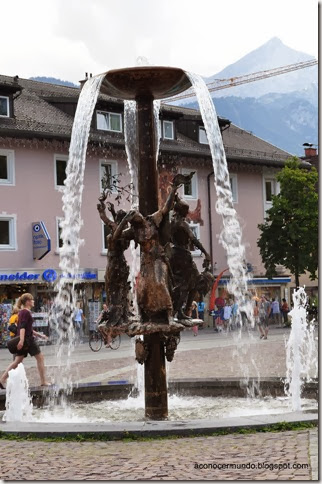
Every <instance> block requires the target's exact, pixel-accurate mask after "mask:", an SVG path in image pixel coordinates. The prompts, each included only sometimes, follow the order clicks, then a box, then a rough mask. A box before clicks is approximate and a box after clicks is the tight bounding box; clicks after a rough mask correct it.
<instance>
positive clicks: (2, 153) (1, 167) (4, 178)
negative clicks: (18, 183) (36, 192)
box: [0, 149, 15, 185]
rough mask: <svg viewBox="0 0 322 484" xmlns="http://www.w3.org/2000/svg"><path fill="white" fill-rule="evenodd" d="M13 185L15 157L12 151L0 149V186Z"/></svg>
mask: <svg viewBox="0 0 322 484" xmlns="http://www.w3.org/2000/svg"><path fill="white" fill-rule="evenodd" d="M14 184H15V156H14V151H13V150H1V149H0V185H14Z"/></svg>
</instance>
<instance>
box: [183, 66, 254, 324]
mask: <svg viewBox="0 0 322 484" xmlns="http://www.w3.org/2000/svg"><path fill="white" fill-rule="evenodd" d="M186 74H187V76H188V77H189V79H190V81H191V84H192V86H193V88H194V90H195V93H196V96H197V99H198V103H199V107H200V112H201V116H202V119H203V123H204V127H205V129H206V132H207V137H208V142H209V148H210V151H211V155H212V161H213V168H214V174H215V188H216V193H217V203H216V211H217V213H218V214H220V215H221V216H222V221H223V230H222V232H221V234H220V238H219V241H220V242H221V244H222V245H223V247H224V248H225V250H226V254H227V262H228V267H229V271H230V273H231V275H232V277H231V279H230V281H229V284H228V285H227V287H228V292H230V293H232V294H234V296H235V298H236V300H237V303H238V308H239V310H241V309H244V310H245V311H246V312H247V316H248V318H249V319H250V320H251V321H252V324H253V325H254V321H253V315H252V311H251V305H250V304H247V305H245V298H246V294H247V280H248V276H247V273H246V270H245V264H244V261H245V260H246V258H245V247H244V245H243V244H242V231H241V227H240V224H239V221H238V218H237V213H236V210H235V209H234V205H233V199H232V193H231V187H230V178H229V172H228V167H227V161H226V155H225V150H224V145H223V142H222V137H221V133H220V129H219V124H218V119H217V114H216V110H215V106H214V104H213V101H212V99H211V96H210V94H209V91H208V88H207V86H206V84H205V82H204V81H203V79H202V78H201V77H200V76H198V75H196V74H191V73H188V72H187V73H186Z"/></svg>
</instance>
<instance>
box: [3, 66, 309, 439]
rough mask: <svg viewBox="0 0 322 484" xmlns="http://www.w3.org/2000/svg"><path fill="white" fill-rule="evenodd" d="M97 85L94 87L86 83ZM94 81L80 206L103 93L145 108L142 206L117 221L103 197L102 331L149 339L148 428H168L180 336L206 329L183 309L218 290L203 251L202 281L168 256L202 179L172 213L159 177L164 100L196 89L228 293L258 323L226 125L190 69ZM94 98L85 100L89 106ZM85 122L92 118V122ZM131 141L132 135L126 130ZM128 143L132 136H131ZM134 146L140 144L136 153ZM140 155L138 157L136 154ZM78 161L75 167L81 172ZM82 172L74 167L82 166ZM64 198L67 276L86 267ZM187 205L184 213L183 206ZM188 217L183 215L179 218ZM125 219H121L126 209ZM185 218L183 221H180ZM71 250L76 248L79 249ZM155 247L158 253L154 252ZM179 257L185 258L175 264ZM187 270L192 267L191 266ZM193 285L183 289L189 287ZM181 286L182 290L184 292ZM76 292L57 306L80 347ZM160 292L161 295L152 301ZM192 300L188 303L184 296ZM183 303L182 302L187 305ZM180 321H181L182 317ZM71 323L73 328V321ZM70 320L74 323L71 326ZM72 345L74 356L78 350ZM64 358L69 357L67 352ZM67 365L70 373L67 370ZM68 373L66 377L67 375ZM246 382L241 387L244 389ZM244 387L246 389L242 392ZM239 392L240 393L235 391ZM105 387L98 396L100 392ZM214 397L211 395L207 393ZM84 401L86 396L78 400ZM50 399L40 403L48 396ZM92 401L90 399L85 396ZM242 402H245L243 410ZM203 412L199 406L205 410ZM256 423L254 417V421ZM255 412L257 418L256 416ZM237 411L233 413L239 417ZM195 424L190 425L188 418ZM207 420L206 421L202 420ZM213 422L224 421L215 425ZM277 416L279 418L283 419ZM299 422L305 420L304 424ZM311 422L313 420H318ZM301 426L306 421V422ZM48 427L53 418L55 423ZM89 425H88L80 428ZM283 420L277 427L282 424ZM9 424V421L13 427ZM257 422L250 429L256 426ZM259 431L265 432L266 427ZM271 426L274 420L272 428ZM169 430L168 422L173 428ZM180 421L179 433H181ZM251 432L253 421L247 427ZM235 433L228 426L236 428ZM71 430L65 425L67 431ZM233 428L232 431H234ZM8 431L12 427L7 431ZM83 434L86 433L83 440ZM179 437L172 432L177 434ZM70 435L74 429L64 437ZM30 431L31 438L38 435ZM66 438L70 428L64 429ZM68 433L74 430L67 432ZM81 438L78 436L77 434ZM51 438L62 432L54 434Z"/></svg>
mask: <svg viewBox="0 0 322 484" xmlns="http://www.w3.org/2000/svg"><path fill="white" fill-rule="evenodd" d="M87 83H89V84H87ZM87 83H85V85H84V87H83V90H82V94H84V93H85V91H86V89H87V93H88V92H90V93H91V94H92V99H91V103H90V106H88V107H87V109H86V110H85V112H84V109H83V110H82V109H81V108H79V106H80V103H79V106H78V109H77V113H76V117H75V121H76V119H77V118H79V121H80V123H81V124H82V126H83V133H82V134H81V135H80V134H79V133H74V129H73V136H72V142H71V150H70V160H71V162H69V163H68V169H67V182H66V185H67V186H69V187H70V188H71V189H74V188H75V189H76V190H77V193H76V194H74V195H73V198H74V199H75V200H76V205H77V206H78V208H79V207H80V204H81V193H82V188H83V185H82V176H83V173H84V163H85V155H86V146H87V138H88V133H89V126H90V121H91V116H92V113H93V109H94V107H95V102H96V98H97V95H98V92H99V90H101V92H102V93H104V94H107V95H108V96H112V97H116V98H118V99H123V100H125V101H126V104H127V105H128V107H129V110H128V112H127V118H126V119H127V121H126V122H127V123H131V122H133V120H134V106H135V105H134V104H133V103H134V102H135V103H136V108H137V110H136V112H137V114H136V123H137V139H136V147H135V143H134V141H133V139H131V140H128V141H130V143H129V144H128V145H127V151H128V158H129V165H130V171H131V175H132V181H133V182H134V186H137V190H138V203H137V202H135V201H134V199H133V198H132V210H131V211H130V212H128V213H118V212H113V210H112V208H111V207H110V212H111V214H112V215H113V220H112V219H110V217H109V216H108V215H107V214H106V212H105V209H106V206H105V200H106V197H105V198H104V194H103V196H102V197H100V199H99V202H100V203H99V204H98V211H99V215H100V217H101V219H102V220H103V222H104V223H105V224H106V225H107V226H108V227H109V236H108V244H109V245H108V246H109V248H110V251H109V255H108V266H107V271H106V284H107V285H108V286H109V287H108V288H107V289H108V290H110V289H111V287H110V285H111V284H112V283H115V284H117V290H115V291H113V290H111V291H107V292H108V293H109V294H110V297H111V299H110V301H109V303H110V308H109V309H110V311H109V318H110V320H109V321H108V323H109V324H107V325H106V324H101V325H100V328H99V329H100V331H101V332H102V334H103V335H104V337H109V336H114V335H116V334H121V333H126V334H128V335H129V336H131V337H134V336H138V335H140V336H143V339H141V338H139V339H137V340H136V345H135V347H136V359H137V361H138V362H139V363H141V364H144V369H145V371H144V387H145V392H144V395H145V415H144V418H145V422H148V421H149V420H150V421H152V423H153V422H157V421H164V420H166V419H167V418H168V386H167V378H166V359H167V360H168V361H171V360H172V358H173V354H174V352H175V350H176V347H177V344H178V342H179V340H180V338H179V335H180V332H181V331H183V330H184V329H185V328H187V327H192V326H193V325H194V324H198V321H196V320H191V319H189V318H187V317H186V314H185V313H184V312H183V311H182V310H181V309H182V303H185V305H186V309H189V304H190V303H189V301H190V302H191V301H192V299H191V296H192V295H193V294H195V293H196V291H199V292H200V293H202V294H205V293H207V291H208V290H209V289H210V287H211V285H212V281H213V278H212V276H211V272H210V271H211V267H210V265H209V260H210V259H209V256H208V254H207V252H206V251H205V250H204V249H203V248H201V247H200V248H201V250H202V251H203V252H204V255H205V260H204V271H203V272H202V273H201V274H199V273H198V271H197V273H196V271H195V269H194V267H193V266H192V265H191V262H190V259H189V257H188V259H182V261H183V262H182V263H181V267H180V263H179V264H178V267H175V266H174V264H172V265H171V255H170V257H169V258H168V257H167V252H166V248H167V245H168V244H169V241H170V233H171V234H172V235H173V236H174V234H177V233H179V234H180V233H182V232H183V233H185V234H186V233H187V232H186V228H185V227H186V226H185V223H186V222H185V220H184V206H183V204H182V201H181V200H180V198H179V197H178V195H177V189H178V187H179V186H180V185H181V184H183V183H185V181H186V180H188V179H189V177H190V179H191V177H192V176H193V172H191V173H190V175H187V176H186V175H185V176H184V175H180V174H177V175H175V176H174V178H173V180H172V185H171V186H170V187H169V188H170V190H169V196H168V199H167V201H166V203H165V204H164V206H163V207H159V203H158V169H157V152H158V146H157V144H158V137H157V136H156V132H157V127H156V119H157V116H156V109H155V105H154V103H155V101H156V100H159V99H164V98H167V97H172V96H174V95H175V94H179V93H181V92H182V91H184V90H186V89H187V88H189V87H190V86H191V85H193V86H194V88H195V89H196V94H197V97H198V100H199V104H200V108H201V113H202V117H203V121H204V125H205V128H206V130H207V133H208V139H209V145H210V149H211V153H212V157H213V163H214V173H215V180H216V191H217V199H218V201H217V206H216V209H217V211H218V213H220V214H221V215H222V217H223V226H224V229H223V231H222V233H221V236H220V240H221V243H222V245H223V246H224V247H225V248H226V250H227V261H228V266H229V269H230V273H231V275H232V277H231V281H230V285H229V291H230V292H231V293H233V294H234V295H235V297H236V300H237V301H238V305H239V311H240V310H243V311H245V312H246V313H247V315H248V318H249V319H250V320H251V321H252V322H253V316H252V308H251V304H246V303H245V302H244V301H245V299H246V298H245V295H246V293H247V274H246V270H245V267H244V264H243V261H244V260H245V251H244V246H243V244H242V242H241V229H240V226H239V223H238V219H237V217H236V212H235V209H234V207H233V203H232V196H231V190H230V182H229V173H228V169H227V163H226V159H225V153H224V149H223V144H222V140H221V135H220V131H219V127H218V123H217V116H216V112H215V109H214V106H213V103H212V101H211V98H210V96H209V93H208V91H207V88H206V87H205V85H204V83H203V81H202V80H201V78H199V77H198V76H195V75H192V74H188V73H185V72H184V71H183V70H181V69H175V68H166V67H136V68H129V69H120V70H115V71H109V72H107V73H105V74H102V75H100V76H96V77H94V78H91V79H89V81H87ZM85 99H86V98H85ZM85 118H86V119H85ZM126 133H128V131H126ZM127 136H128V137H129V134H128V135H126V137H127ZM74 140H76V141H75V143H76V142H77V143H76V144H77V146H78V147H80V149H81V156H80V155H79V154H78V153H77V152H75V151H73V146H74V145H73V142H74ZM130 144H131V146H130ZM136 150H137V153H136V154H135V153H134V152H135V151H136ZM136 157H137V161H138V164H137V165H136V164H135V163H134V158H136ZM77 158H81V160H82V162H81V163H80V164H79V165H77V168H75V166H74V165H75V163H74V162H76V160H77ZM73 163H74V165H73ZM73 167H74V168H73ZM64 196H65V200H64V205H65V207H66V212H68V211H69V212H70V219H69V221H66V220H65V224H64V225H63V231H62V239H63V241H64V245H63V251H62V264H61V267H62V269H63V271H65V272H67V273H71V274H73V273H75V272H76V271H75V268H74V266H73V264H76V265H77V263H78V261H77V258H78V247H79V245H80V240H79V228H80V225H81V224H80V220H79V212H74V211H73V208H72V207H69V206H68V200H67V198H66V197H67V196H68V195H67V190H66V195H64ZM174 204H176V205H177V212H178V220H177V221H176V222H175V223H174V225H171V224H170V221H169V216H168V215H169V212H170V210H171V209H172V208H173V206H174ZM180 204H181V205H180ZM181 209H182V211H180V210H181ZM119 212H120V211H119ZM179 215H180V217H181V218H180V217H179ZM173 240H176V242H175V243H176V244H177V248H180V244H182V246H185V244H186V239H184V242H182V241H181V239H180V236H178V238H177V239H176V235H175V236H174V239H173ZM133 241H134V242H135V244H136V245H139V246H140V249H141V256H140V258H141V271H140V272H141V275H140V277H139V278H138V284H137V285H138V291H137V296H138V297H137V308H135V307H134V310H133V307H131V306H130V305H129V303H128V302H127V299H128V292H129V285H128V279H129V274H130V271H129V268H128V267H127V263H126V261H125V259H123V252H124V250H125V249H126V248H127V247H128V246H129V244H130V243H131V244H132V251H134V250H135V249H134V245H133ZM71 247H73V248H74V247H76V250H72V248H71ZM151 249H152V250H151ZM71 254H72V264H70V255H71ZM174 259H176V258H174ZM185 264H187V266H186V265H185ZM186 267H188V269H189V274H191V275H189V278H188V277H187V278H188V279H189V281H188V282H189V283H187V281H183V279H185V278H184V277H182V271H184V270H185V268H186ZM172 269H173V275H174V281H177V285H176V287H175V289H176V291H173V294H175V296H174V297H173V296H172V297H171V294H170V292H171V291H170V290H169V271H170V270H172ZM134 279H135V271H134V272H133V271H132V274H131V280H132V281H134ZM183 283H184V284H183ZM180 284H181V285H180ZM71 289H72V288H71V286H70V284H67V283H66V282H64V281H63V280H61V281H60V286H59V293H58V304H57V308H58V310H57V311H56V317H57V315H58V316H59V318H58V321H59V324H58V330H59V334H60V335H61V337H63V336H64V334H65V333H67V334H69V335H70V336H71V338H70V339H71V340H72V339H73V338H72V336H73V334H72V333H73V328H72V324H71V322H70V320H71V308H72V307H73V305H74V303H75V299H74V296H73V291H72V290H71ZM151 294H153V295H154V299H153V302H152V303H151ZM182 294H184V297H182ZM178 300H179V301H180V304H179V306H180V307H178ZM174 316H177V319H175V318H174ZM66 321H67V323H66ZM68 321H69V323H68ZM70 351H72V347H70V348H69V352H70ZM61 356H62V353H61ZM66 366H67V367H68V365H67V364H66ZM59 371H61V369H59ZM235 383H237V382H235ZM238 385H239V382H238V383H237V386H238ZM234 388H235V389H236V386H235V387H234ZM61 390H64V391H63V393H64V392H65V395H67V394H68V396H69V397H73V394H74V396H75V395H76V394H77V391H76V390H77V389H75V388H72V386H71V384H70V382H68V381H67V382H66V381H65V382H64V384H63V385H61V386H60V387H58V388H56V389H55V390H54V391H55V392H56V394H60V393H61ZM101 390H102V389H99V390H98V391H101ZM203 390H205V388H204V389H203ZM193 391H196V386H194V387H193V389H192V392H193ZM93 394H94V388H93V387H91V395H92V396H93ZM78 395H80V393H78ZM40 397H41V395H40ZM83 397H84V395H83V396H82V398H83ZM238 404H239V403H237V405H238ZM201 405H203V403H200V404H199V406H201ZM246 414H247V415H249V414H248V413H246ZM250 414H254V411H253V412H251V410H250ZM231 415H233V413H231V414H230V416H231ZM186 418H189V417H186ZM195 418H199V417H195ZM214 418H219V417H218V416H217V417H214ZM277 418H278V417H277ZM297 418H299V417H298V416H297ZM311 418H312V416H311ZM301 419H305V418H304V417H303V416H301ZM47 421H48V420H47ZM79 421H80V422H82V420H79ZM276 421H278V420H276V419H275V422H276ZM7 423H8V422H7ZM248 424H249V422H248ZM253 424H254V425H255V426H256V425H257V424H258V421H257V422H256V419H255V423H254V422H253ZM265 424H267V421H266V422H265ZM126 425H127V426H128V428H129V429H130V430H131V429H135V428H136V429H137V428H139V429H140V432H141V431H142V425H141V424H140V425H139V426H137V427H135V426H133V425H132V426H131V425H130V424H126ZM155 425H156V427H155V428H156V429H157V430H158V431H160V428H161V427H160V426H158V425H157V424H156V423H155ZM164 425H165V427H164V428H165V429H166V422H164ZM180 425H181V426H182V425H183V424H182V423H181V424H180V423H179V424H177V425H176V427H171V428H172V430H173V429H175V431H176V432H177V433H180V432H179V431H178V429H180ZM194 425H197V427H198V425H199V427H198V428H199V429H200V428H202V429H203V431H206V430H207V429H208V431H209V429H211V431H214V422H212V423H211V424H210V423H209V422H208V423H206V424H200V423H199V424H196V423H194ZM244 425H245V422H244ZM124 426H125V424H122V425H121V427H119V428H122V432H124ZM228 426H229V425H228ZM65 427H66V425H65ZM226 427H227V424H226ZM98 428H99V429H100V430H101V428H102V426H101V425H98V427H97V426H96V427H95V425H94V426H91V430H97V429H98ZM192 428H193V425H192V424H191V422H189V421H188V422H187V423H186V429H188V430H189V432H191V431H192ZM7 429H10V427H9V426H7ZM79 429H80V427H77V432H79V431H80V430H79ZM168 429H170V427H168ZM65 430H66V429H65ZM30 431H31V430H30V428H29V432H30ZM60 431H61V432H64V431H63V429H61V430H60ZM66 431H67V430H66ZM75 431H76V430H75ZM51 432H55V430H52V431H51Z"/></svg>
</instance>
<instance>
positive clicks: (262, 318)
mask: <svg viewBox="0 0 322 484" xmlns="http://www.w3.org/2000/svg"><path fill="white" fill-rule="evenodd" d="M270 312H271V303H270V302H269V301H268V300H267V299H266V297H265V296H264V295H263V296H261V298H260V301H259V305H258V318H257V323H258V329H259V333H260V339H267V335H268V321H269V314H270Z"/></svg>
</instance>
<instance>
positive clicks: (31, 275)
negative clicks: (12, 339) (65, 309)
mask: <svg viewBox="0 0 322 484" xmlns="http://www.w3.org/2000/svg"><path fill="white" fill-rule="evenodd" d="M60 278H64V279H65V280H66V281H67V282H70V283H75V289H76V293H77V302H78V303H79V304H81V305H82V307H83V310H84V315H85V316H86V315H88V313H89V311H88V307H89V306H88V302H89V301H99V302H101V301H103V299H104V296H105V297H106V295H105V294H104V290H105V289H104V275H102V274H101V271H98V270H97V269H87V268H86V269H79V270H78V271H77V273H76V274H75V275H74V276H72V275H71V274H64V273H62V271H61V270H59V269H52V268H47V269H20V270H17V269H12V270H10V269H5V270H1V271H0V335H1V336H0V339H1V341H4V340H6V338H7V331H6V328H7V322H8V320H9V317H10V314H11V310H12V307H13V305H14V304H15V303H16V301H17V299H18V298H19V297H20V296H21V294H23V293H25V292H29V293H30V294H32V295H33V296H34V298H35V306H34V313H33V317H34V327H35V330H36V331H40V332H43V333H45V334H47V335H49V325H48V314H49V311H50V309H51V306H52V304H53V301H54V298H55V295H56V293H57V290H56V283H57V281H59V279H60ZM89 324H90V321H88V318H85V321H84V333H87V332H88V326H89Z"/></svg>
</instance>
